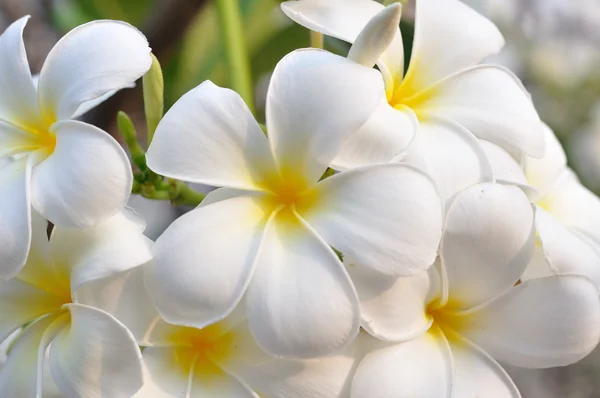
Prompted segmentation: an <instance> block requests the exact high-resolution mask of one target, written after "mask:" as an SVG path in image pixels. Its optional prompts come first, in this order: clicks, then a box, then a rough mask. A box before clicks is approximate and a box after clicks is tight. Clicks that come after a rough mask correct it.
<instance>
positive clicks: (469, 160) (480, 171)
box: [404, 117, 494, 208]
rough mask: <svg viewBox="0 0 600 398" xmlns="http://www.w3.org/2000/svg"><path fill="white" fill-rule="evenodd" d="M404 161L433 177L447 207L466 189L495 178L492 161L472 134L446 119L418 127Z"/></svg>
mask: <svg viewBox="0 0 600 398" xmlns="http://www.w3.org/2000/svg"><path fill="white" fill-rule="evenodd" d="M404 161H405V162H406V163H408V164H412V165H414V166H415V167H418V168H420V169H421V170H423V171H425V172H426V173H427V174H428V175H429V176H431V178H433V180H434V181H435V183H436V186H437V189H438V192H439V193H440V196H441V198H442V202H443V203H444V205H445V207H446V208H447V207H448V206H449V205H450V204H451V203H452V200H453V199H454V196H455V195H456V194H457V193H458V192H460V191H461V190H463V189H464V188H467V187H470V186H471V185H474V184H477V183H479V182H491V181H493V179H494V177H493V174H492V168H491V165H490V163H489V160H488V159H487V157H486V155H485V152H484V150H483V148H482V147H481V145H480V144H479V142H478V140H477V139H476V138H475V137H474V136H473V134H471V133H470V132H469V131H468V130H465V128H464V127H462V126H460V125H458V124H456V123H454V122H452V121H451V120H445V119H443V118H436V117H429V118H428V119H427V120H426V121H424V122H423V123H421V124H420V125H419V131H418V133H417V136H416V139H415V142H414V144H413V145H412V146H411V147H410V148H409V149H408V151H407V155H406V157H405V158H404Z"/></svg>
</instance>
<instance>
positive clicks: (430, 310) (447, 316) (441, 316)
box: [425, 302, 466, 340]
mask: <svg viewBox="0 0 600 398" xmlns="http://www.w3.org/2000/svg"><path fill="white" fill-rule="evenodd" d="M450 308H458V306H456V303H450V302H449V303H446V305H444V306H442V307H440V306H439V303H437V302H434V303H431V304H429V305H428V306H427V309H426V310H425V312H426V314H427V316H428V317H430V318H431V319H433V324H432V326H431V327H432V328H433V327H434V326H437V328H439V330H441V331H442V332H443V333H444V336H445V337H446V339H448V340H452V339H453V336H455V335H456V334H457V333H458V334H460V331H461V330H462V329H463V328H464V326H465V322H466V317H464V316H462V315H459V314H456V313H454V312H453V311H452V310H451V309H450ZM449 331H451V333H448V332H449Z"/></svg>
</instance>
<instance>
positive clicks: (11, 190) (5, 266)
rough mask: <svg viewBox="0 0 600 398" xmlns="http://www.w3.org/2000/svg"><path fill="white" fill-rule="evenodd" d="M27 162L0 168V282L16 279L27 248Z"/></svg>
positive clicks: (20, 161) (29, 236) (29, 164)
mask: <svg viewBox="0 0 600 398" xmlns="http://www.w3.org/2000/svg"><path fill="white" fill-rule="evenodd" d="M31 162H32V160H31V158H27V157H26V158H21V159H20V160H17V161H14V162H11V163H10V164H8V165H7V166H4V167H2V168H0V279H4V280H6V279H9V278H12V277H13V276H15V275H17V274H18V273H19V271H20V270H21V268H23V266H24V265H25V261H26V260H27V253H28V252H29V247H30V245H31V205H30V204H29V200H30V198H29V196H30V195H29V191H30V188H29V186H30V180H31V167H32V164H31Z"/></svg>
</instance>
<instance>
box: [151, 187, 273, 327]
mask: <svg viewBox="0 0 600 398" xmlns="http://www.w3.org/2000/svg"><path fill="white" fill-rule="evenodd" d="M268 217H269V213H265V212H264V210H263V208H262V207H261V205H260V202H259V199H257V198H253V197H249V196H243V197H238V198H233V199H228V200H224V201H221V202H217V203H213V204H211V205H208V206H202V207H199V208H197V209H196V210H193V211H191V212H189V213H188V214H186V215H184V216H182V217H180V218H179V219H178V220H176V221H175V222H174V223H173V224H171V226H170V227H169V228H168V229H167V230H166V231H165V233H164V234H163V235H162V236H161V237H160V238H158V240H157V241H156V244H155V246H154V255H155V259H154V261H153V262H151V263H150V264H149V265H148V267H147V269H146V271H145V278H146V285H147V286H148V291H149V293H150V295H151V297H152V299H153V300H154V302H155V304H156V306H157V307H158V310H159V312H160V313H161V315H162V316H163V318H164V319H165V320H166V321H168V322H171V323H175V324H179V325H185V326H194V327H197V328H202V327H204V326H206V325H209V324H211V323H214V322H216V321H219V320H221V319H223V318H225V317H226V316H227V315H228V314H229V313H230V312H231V311H232V310H233V308H234V307H235V306H236V304H237V303H238V302H239V301H240V299H241V297H242V295H243V294H244V291H245V290H246V286H247V285H248V282H249V280H250V276H251V275H252V272H253V270H254V264H255V258H256V256H257V253H258V250H259V247H260V244H261V238H262V236H263V231H264V229H265V225H266V223H267V219H268Z"/></svg>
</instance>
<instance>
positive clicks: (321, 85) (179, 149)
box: [146, 50, 442, 357]
mask: <svg viewBox="0 0 600 398" xmlns="http://www.w3.org/2000/svg"><path fill="white" fill-rule="evenodd" d="M382 86H383V82H382V81H381V79H380V77H379V74H378V72H377V71H375V70H373V69H371V68H365V67H363V66H361V65H358V64H356V63H354V62H351V61H349V60H347V59H346V58H343V57H339V56H336V55H333V54H330V53H328V52H325V51H320V50H298V51H295V52H292V53H291V54H289V55H287V56H286V57H285V58H283V60H282V61H281V62H280V63H279V64H278V65H277V67H276V68H275V71H274V72H273V75H272V78H271V83H270V86H269V90H268V94H267V104H266V119H267V126H266V127H267V130H268V138H267V137H265V135H264V134H263V132H262V130H261V128H260V126H259V125H258V123H257V122H256V121H255V120H254V118H253V116H252V114H251V113H250V112H249V110H248V108H247V107H246V105H245V104H244V103H243V101H242V100H241V98H240V97H239V96H238V95H237V94H235V93H234V92H232V91H230V90H226V89H222V88H219V87H217V86H215V85H214V84H212V83H211V82H205V83H203V84H201V85H200V86H198V87H197V88H195V89H193V90H192V91H190V92H189V93H187V94H185V95H184V96H183V97H182V98H181V99H180V100H179V101H178V102H177V103H176V104H175V105H174V106H173V107H172V108H171V109H170V110H169V112H168V113H167V114H166V115H165V117H164V118H163V120H162V121H161V123H160V125H159V126H158V128H157V130H156V134H155V137H154V140H153V141H152V145H151V146H150V149H149V150H148V157H147V161H148V166H149V167H150V168H151V169H152V170H154V171H155V172H157V173H159V174H161V175H165V176H168V177H172V178H177V179H180V180H184V181H189V182H195V183H202V184H207V185H213V186H220V187H223V188H220V189H218V190H216V191H214V192H212V193H211V194H209V195H208V196H207V198H206V199H205V202H204V203H202V205H201V206H200V207H198V208H197V209H195V210H193V211H191V212H190V213H188V214H186V215H184V216H183V217H181V218H179V219H178V220H176V221H175V222H174V223H173V224H172V225H171V226H170V227H169V228H168V229H167V231H165V233H164V234H163V235H162V236H161V237H159V238H158V240H157V241H156V245H155V248H154V252H155V261H153V262H152V265H151V266H150V267H149V269H148V272H147V273H146V281H147V284H148V286H149V291H150V294H151V295H152V298H153V300H154V301H155V303H156V305H157V307H158V310H159V312H160V313H161V315H162V317H163V318H164V319H165V320H166V321H167V322H169V323H173V324H178V325H183V326H193V327H196V328H199V329H202V328H204V327H206V326H207V325H210V324H213V323H215V322H217V321H219V320H221V319H223V318H225V317H226V316H227V315H228V314H229V313H230V312H231V311H232V310H233V308H235V307H236V305H237V304H238V303H239V301H240V300H241V299H242V297H243V296H244V295H245V296H246V303H247V305H246V308H247V317H248V322H249V325H250V330H251V331H252V333H253V335H254V336H255V337H256V339H257V341H258V343H259V344H260V345H261V346H262V347H263V348H264V349H265V350H266V351H267V352H269V353H271V354H275V355H279V356H291V357H315V356H320V355H324V354H326V353H330V352H334V351H339V350H341V349H342V348H343V347H345V346H347V345H348V344H349V342H350V341H351V340H352V339H353V338H354V337H355V336H356V334H357V332H358V328H359V309H358V301H357V298H356V292H355V290H354V287H353V286H352V283H351V282H350V279H349V278H348V275H347V274H346V271H345V270H344V268H343V266H342V264H341V262H340V260H339V258H338V256H337V255H336V254H335V253H334V251H333V250H332V249H331V247H330V245H331V246H332V247H334V248H335V249H337V250H339V251H340V252H342V253H343V255H344V256H346V257H347V258H356V259H360V262H361V264H364V266H366V267H372V268H374V269H376V270H377V271H379V272H382V273H386V274H391V275H412V274H415V273H418V272H420V271H421V270H423V269H426V268H427V267H429V266H430V265H431V264H433V262H434V260H435V256H436V252H437V246H438V243H439V238H440V236H441V227H442V208H441V204H440V199H439V196H438V194H437V192H436V190H435V187H434V184H433V183H432V181H431V180H430V179H429V178H428V177H427V176H426V175H424V174H423V173H422V172H420V171H418V170H416V169H415V168H413V167H411V166H407V165H403V164H398V163H395V164H384V165H375V166H367V167H363V168H357V169H355V170H352V171H348V172H343V173H339V174H336V175H334V176H332V177H328V178H326V179H324V180H322V181H319V180H320V177H321V176H322V175H323V174H324V172H325V170H326V169H327V166H328V164H329V163H330V161H331V159H333V157H334V156H335V155H336V153H337V151H338V149H339V147H340V146H341V144H342V143H343V141H344V140H345V139H346V138H347V137H348V136H349V135H350V134H352V133H353V132H355V131H356V130H357V129H358V128H359V127H360V126H361V125H362V124H363V123H364V122H365V121H366V120H367V119H368V118H369V116H370V115H371V113H372V112H373V110H374V109H375V107H376V105H377V103H378V101H379V92H380V90H382ZM398 242H401V243H398Z"/></svg>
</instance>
